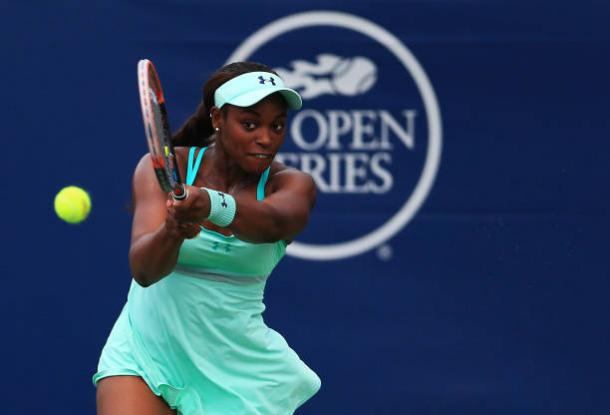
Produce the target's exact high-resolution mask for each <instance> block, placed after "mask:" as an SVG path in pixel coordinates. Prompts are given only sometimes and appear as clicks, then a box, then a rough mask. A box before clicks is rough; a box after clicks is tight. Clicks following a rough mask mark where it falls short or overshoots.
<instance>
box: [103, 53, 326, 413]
mask: <svg viewBox="0 0 610 415" xmlns="http://www.w3.org/2000/svg"><path fill="white" fill-rule="evenodd" d="M300 107H301V98H300V96H299V95H298V94H297V93H296V92H295V91H293V90H291V89H288V88H285V87H284V84H283V82H282V80H281V79H280V77H279V76H278V75H277V74H276V73H275V72H273V71H272V70H271V69H270V68H269V67H267V66H265V65H261V64H257V63H251V62H238V63H233V64H229V65H227V66H225V67H223V68H221V69H220V70H218V71H217V72H216V73H214V74H213V75H212V76H211V77H210V78H209V79H208V81H207V82H206V84H205V85H204V88H203V102H202V103H201V105H199V107H198V109H197V111H196V113H195V114H194V115H193V116H191V118H190V119H189V120H188V121H187V122H186V123H185V124H184V125H183V126H182V128H181V129H180V130H179V131H178V132H177V134H175V135H174V137H173V142H174V144H175V146H177V147H176V148H175V150H176V154H177V158H178V160H179V168H180V170H181V173H183V176H182V177H186V186H185V188H186V191H187V197H186V199H184V200H181V201H175V200H173V199H172V198H171V197H168V194H167V193H164V192H163V191H161V190H160V188H159V185H158V182H157V179H156V177H155V174H154V172H153V169H152V168H151V161H150V156H149V155H146V156H144V157H143V158H142V160H141V161H140V163H139V164H138V166H137V167H136V170H135V173H134V177H133V198H134V217H133V224H132V236H131V247H130V250H129V263H130V266H131V271H132V275H133V279H134V281H132V284H131V287H130V290H129V295H128V300H127V303H126V305H125V307H124V308H123V310H122V312H121V314H120V316H119V318H118V320H117V321H116V323H115V325H114V327H113V329H112V331H111V333H110V336H109V338H108V340H107V342H106V345H105V346H104V349H103V351H102V355H101V357H100V361H99V365H98V371H97V373H96V374H95V375H94V377H93V382H94V383H95V384H96V385H97V410H98V415H118V414H121V415H132V414H133V415H142V414H146V415H154V414H164V415H166V414H181V415H196V414H204V415H238V414H243V415H288V414H292V413H294V411H295V409H296V408H297V407H298V406H300V405H301V404H302V403H303V402H305V401H306V400H307V399H309V398H310V397H311V396H312V395H314V394H315V393H316V391H317V390H318V389H319V388H320V379H319V378H318V376H317V375H316V374H315V373H314V372H313V371H312V370H311V369H309V368H308V367H307V366H306V365H305V363H303V362H302V361H301V360H300V359H299V357H298V356H297V354H296V353H295V352H294V351H293V350H292V349H291V348H290V347H289V346H288V344H287V343H286V341H285V340H284V338H283V337H282V336H281V335H280V334H278V333H277V332H275V331H273V330H271V329H270V328H268V327H267V326H266V325H265V323H264V321H263V318H262V312H263V310H264V309H265V306H264V304H263V301H262V300H263V291H264V288H265V282H266V279H267V277H268V276H269V274H270V273H271V271H272V270H273V268H274V267H275V266H276V265H277V263H278V262H279V261H280V259H281V258H282V257H283V255H284V253H285V250H286V245H287V244H288V243H289V242H290V241H292V240H293V239H294V238H295V237H296V236H297V235H298V234H299V232H301V231H302V230H303V228H304V227H305V225H306V224H307V221H308V218H309V213H310V210H311V208H312V206H313V204H314V201H315V197H316V190H315V185H314V182H313V180H312V179H311V177H310V176H309V175H307V174H305V173H303V172H300V171H298V170H295V169H290V168H287V167H286V166H284V165H282V164H281V163H278V162H276V161H274V156H275V154H276V153H277V152H278V150H279V148H280V146H281V145H282V143H283V141H284V136H285V125H286V117H287V111H288V109H299V108H300Z"/></svg>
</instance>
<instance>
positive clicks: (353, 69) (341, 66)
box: [332, 56, 377, 96]
mask: <svg viewBox="0 0 610 415" xmlns="http://www.w3.org/2000/svg"><path fill="white" fill-rule="evenodd" d="M376 80H377V68H376V67H375V64H374V63H373V62H371V60H369V59H367V58H363V57H361V56H357V57H355V58H351V59H342V60H341V61H339V63H338V64H337V66H335V68H334V69H333V76H332V85H333V89H334V90H335V91H336V92H338V93H340V94H342V95H347V96H354V95H358V94H363V93H365V92H366V91H368V90H369V89H370V88H371V87H372V86H373V85H374V84H375V81H376Z"/></svg>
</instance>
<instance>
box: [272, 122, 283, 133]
mask: <svg viewBox="0 0 610 415" xmlns="http://www.w3.org/2000/svg"><path fill="white" fill-rule="evenodd" d="M272 127H273V131H275V132H276V133H279V132H281V131H282V130H283V129H284V123H283V122H276V123H273V126H272Z"/></svg>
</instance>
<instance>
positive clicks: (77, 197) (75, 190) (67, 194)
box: [54, 186, 91, 223]
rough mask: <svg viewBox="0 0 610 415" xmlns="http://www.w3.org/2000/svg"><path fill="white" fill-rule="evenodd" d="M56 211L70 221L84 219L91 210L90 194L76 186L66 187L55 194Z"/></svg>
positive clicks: (74, 221)
mask: <svg viewBox="0 0 610 415" xmlns="http://www.w3.org/2000/svg"><path fill="white" fill-rule="evenodd" d="M54 205H55V213H57V216H59V217H60V218H61V219H63V220H65V221H66V222H68V223H80V222H82V221H84V220H85V219H86V218H87V216H88V215H89V211H90V210H91V198H90V197H89V194H88V193H87V192H86V191H84V190H83V189H81V188H80V187H76V186H68V187H64V188H63V189H61V190H60V191H59V193H57V195H56V196H55V203H54Z"/></svg>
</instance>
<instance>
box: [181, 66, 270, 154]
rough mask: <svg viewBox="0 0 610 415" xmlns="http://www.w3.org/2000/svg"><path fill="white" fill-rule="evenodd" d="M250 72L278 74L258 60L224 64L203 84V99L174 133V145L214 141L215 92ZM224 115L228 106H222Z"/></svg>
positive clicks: (190, 144)
mask: <svg viewBox="0 0 610 415" xmlns="http://www.w3.org/2000/svg"><path fill="white" fill-rule="evenodd" d="M248 72H270V73H272V74H275V75H277V73H276V72H275V71H273V69H271V68H270V67H268V66H267V65H264V64H262V63H257V62H234V63H230V64H228V65H225V66H223V67H222V68H220V69H219V70H217V71H216V72H214V73H213V74H212V76H210V77H209V78H208V80H207V81H206V83H205V84H204V86H203V100H202V101H201V103H200V104H199V106H197V110H196V111H195V113H194V114H193V115H191V116H190V117H189V118H188V119H187V120H186V121H185V122H184V124H182V126H181V127H180V129H179V130H178V131H177V132H176V133H175V134H174V135H173V137H172V143H173V145H174V146H187V147H188V146H207V145H209V144H211V143H212V141H213V137H212V135H213V134H214V127H213V126H212V119H211V118H210V113H211V111H212V107H213V106H214V105H215V103H214V92H216V89H217V88H218V87H219V86H221V85H222V84H224V83H225V82H227V81H229V80H231V79H233V78H235V77H237V76H239V75H243V74H245V73H248ZM221 113H222V114H223V116H224V117H226V116H227V107H226V106H225V107H223V108H221Z"/></svg>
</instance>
